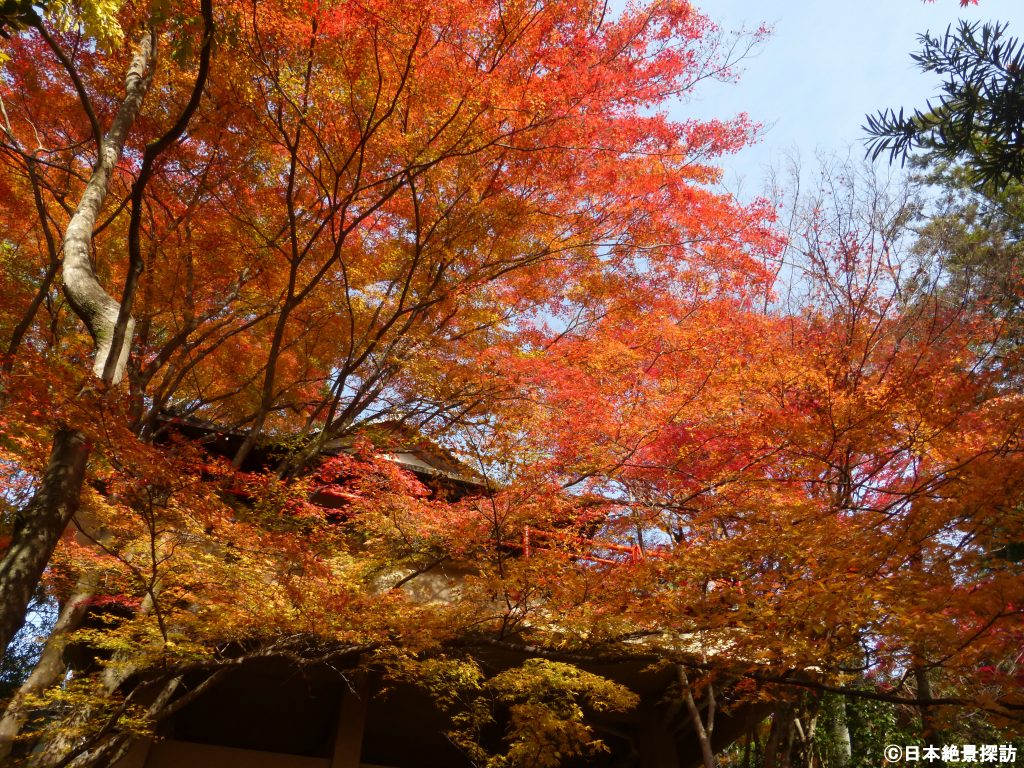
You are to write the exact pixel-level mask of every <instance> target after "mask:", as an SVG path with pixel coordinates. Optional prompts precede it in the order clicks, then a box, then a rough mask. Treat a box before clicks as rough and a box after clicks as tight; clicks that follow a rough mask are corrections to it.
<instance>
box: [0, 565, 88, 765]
mask: <svg viewBox="0 0 1024 768" xmlns="http://www.w3.org/2000/svg"><path fill="white" fill-rule="evenodd" d="M98 580H99V572H98V571H95V570H93V571H88V572H87V573H85V574H83V575H82V577H81V578H80V579H79V580H78V583H77V584H76V585H75V589H74V591H73V592H72V593H71V595H70V596H69V597H68V599H67V600H66V601H65V602H64V605H63V606H61V609H60V616H58V617H57V623H56V624H55V625H54V627H53V631H52V632H51V633H50V636H49V638H47V640H46V646H45V647H44V648H43V655H42V656H41V657H40V658H39V662H38V663H37V664H36V666H35V669H33V670H32V674H31V675H29V677H28V679H27V680H26V681H25V682H24V683H22V685H21V687H20V688H19V689H18V692H17V693H16V694H14V697H13V698H12V699H11V701H10V703H8V705H7V709H6V710H5V711H4V714H3V718H2V719H0V764H2V763H3V762H4V761H5V760H7V758H8V757H10V754H11V750H12V749H13V747H14V739H15V738H16V737H17V736H18V734H19V733H20V732H21V728H22V726H23V725H24V724H25V721H26V720H27V719H28V716H29V708H28V707H27V706H26V704H25V699H26V697H28V696H33V695H37V694H40V693H42V692H43V691H45V690H46V689H48V688H50V687H51V686H52V685H54V684H55V683H56V682H57V681H58V680H60V679H61V678H62V677H63V676H64V659H63V653H64V641H65V639H66V638H67V635H68V633H69V632H73V631H74V630H76V629H77V628H78V627H79V626H80V625H81V623H82V618H83V617H84V616H85V612H86V609H87V608H88V607H89V598H91V597H92V596H93V593H94V592H95V591H96V584H97V582H98Z"/></svg>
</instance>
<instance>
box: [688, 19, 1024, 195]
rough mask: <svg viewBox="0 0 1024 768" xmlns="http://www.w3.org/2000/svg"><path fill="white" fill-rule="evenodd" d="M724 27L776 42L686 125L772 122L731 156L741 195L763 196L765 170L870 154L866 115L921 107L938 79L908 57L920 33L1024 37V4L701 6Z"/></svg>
mask: <svg viewBox="0 0 1024 768" xmlns="http://www.w3.org/2000/svg"><path fill="white" fill-rule="evenodd" d="M696 4H697V5H698V6H699V7H700V8H701V10H703V11H704V13H706V14H707V15H708V16H710V17H711V18H712V20H714V21H715V22H716V23H718V24H720V25H721V26H722V27H724V28H725V29H735V28H739V27H742V26H747V27H756V26H757V25H758V24H759V23H761V22H767V23H768V24H769V25H771V26H772V27H773V29H774V31H773V33H772V36H771V37H770V38H769V39H768V40H767V42H766V43H765V44H764V45H763V46H762V47H761V48H760V50H759V51H757V52H755V54H754V55H753V57H751V58H749V59H748V60H747V61H746V62H745V71H744V73H743V75H742V77H741V79H740V82H739V83H736V84H722V83H703V84H702V86H703V87H701V88H699V89H698V92H697V94H696V95H695V96H694V98H693V99H691V100H690V101H689V102H688V103H686V104H683V105H680V106H679V107H678V109H677V110H673V114H675V115H678V116H679V117H727V116H731V115H735V114H736V113H737V112H747V113H748V114H749V115H750V116H751V117H752V118H753V119H755V120H757V121H758V122H761V123H764V124H765V125H766V129H765V131H764V133H763V135H762V137H761V140H760V142H759V143H758V144H757V145H755V146H752V147H747V148H746V149H744V150H743V151H742V152H741V153H740V154H739V155H737V156H735V157H730V158H724V159H723V161H722V163H721V164H722V165H723V167H724V168H725V170H726V175H725V179H724V182H725V185H726V187H727V188H728V189H730V190H731V191H739V192H740V194H741V196H744V197H746V196H748V195H751V194H756V193H758V192H760V191H761V187H762V185H763V180H764V176H765V174H764V170H765V167H766V166H768V165H769V164H772V163H775V164H776V165H778V164H780V163H781V160H782V159H783V158H784V156H785V154H786V153H788V152H793V151H794V150H795V151H796V152H797V153H798V154H799V156H800V157H801V158H802V160H804V161H805V162H807V163H811V162H813V160H814V155H815V153H816V152H817V151H819V150H820V151H824V152H839V153H842V154H845V153H846V152H847V151H848V150H849V148H850V147H851V146H853V152H854V153H855V154H856V155H858V156H860V155H863V145H862V144H861V143H860V142H861V139H862V138H863V132H862V130H861V125H863V123H864V116H865V114H867V113H868V112H875V111H877V110H879V109H881V108H884V107H899V106H905V107H914V106H918V105H923V104H924V101H925V99H926V98H927V97H929V96H932V95H935V94H936V93H937V91H938V85H939V80H938V79H937V78H935V77H934V76H932V77H929V76H927V75H925V74H923V73H920V72H918V71H917V70H916V69H915V68H914V66H913V62H912V61H911V60H910V53H911V52H912V51H916V50H918V47H919V46H918V43H917V35H918V34H919V33H921V32H925V31H931V32H932V33H933V34H934V33H940V32H944V31H945V29H946V27H947V25H949V24H954V25H955V24H956V21H957V19H958V18H967V19H971V20H981V21H984V20H997V21H1006V22H1009V24H1010V27H1009V33H1010V34H1011V35H1013V36H1015V37H1024V0H981V3H980V5H978V6H972V7H969V8H961V7H960V4H959V2H958V1H957V0H936V2H934V3H927V4H926V3H922V2H921V0H697V3H696Z"/></svg>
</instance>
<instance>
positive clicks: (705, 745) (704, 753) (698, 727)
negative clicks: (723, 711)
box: [676, 664, 718, 768]
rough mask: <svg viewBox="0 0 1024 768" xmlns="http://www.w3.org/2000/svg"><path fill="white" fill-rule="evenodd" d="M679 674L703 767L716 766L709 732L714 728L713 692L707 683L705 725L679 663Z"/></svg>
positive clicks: (710, 767)
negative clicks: (698, 744)
mask: <svg viewBox="0 0 1024 768" xmlns="http://www.w3.org/2000/svg"><path fill="white" fill-rule="evenodd" d="M676 671H677V673H678V675H679V686H680V688H681V689H682V694H683V701H684V702H685V703H686V710H687V712H689V713H690V720H692V721H693V728H694V730H695V731H696V732H697V740H698V741H699V742H700V756H701V760H702V761H703V763H704V768H718V761H717V760H715V751H714V749H713V748H712V747H711V734H712V733H713V732H714V729H715V693H714V690H713V689H712V688H711V686H710V685H708V721H707V724H706V725H705V723H704V721H703V720H701V717H700V710H699V709H697V702H695V701H694V700H693V691H692V690H691V689H690V681H689V680H688V679H687V677H686V670H685V669H684V668H683V665H682V664H680V665H678V666H677V667H676Z"/></svg>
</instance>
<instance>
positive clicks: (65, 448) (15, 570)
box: [0, 427, 90, 651]
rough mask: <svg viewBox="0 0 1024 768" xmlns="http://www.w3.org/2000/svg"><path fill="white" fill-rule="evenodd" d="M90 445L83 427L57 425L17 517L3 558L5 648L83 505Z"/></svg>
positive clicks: (0, 625) (1, 632) (0, 587)
mask: <svg viewBox="0 0 1024 768" xmlns="http://www.w3.org/2000/svg"><path fill="white" fill-rule="evenodd" d="M89 448H90V446H89V443H88V441H87V440H86V438H85V435H83V434H82V433H81V432H79V431H78V430H75V429H70V428H68V427H61V428H60V429H58V430H57V434H56V435H55V436H54V438H53V450H52V451H51V452H50V460H49V462H48V464H47V466H46V472H45V473H44V474H43V479H42V481H41V482H40V484H39V489H38V490H37V491H36V493H35V495H34V496H33V497H32V500H31V501H30V502H29V503H28V505H27V506H26V507H25V509H24V510H22V512H21V513H20V515H19V517H18V520H17V521H16V523H15V526H14V532H13V535H12V537H11V545H10V547H9V548H8V549H7V551H6V552H5V553H4V557H3V560H2V561H0V644H2V645H0V647H2V648H3V649H4V650H5V651H6V649H7V645H8V644H9V643H10V642H11V638H13V637H14V634H15V633H16V632H17V631H18V630H19V629H20V628H21V625H22V624H24V623H25V610H26V609H27V608H28V604H29V601H30V600H31V599H32V595H33V594H34V593H35V590H36V587H37V586H38V584H39V579H40V578H41V577H42V575H43V571H44V570H45V569H46V564H47V563H48V562H49V561H50V555H51V554H52V553H53V549H54V547H55V546H57V541H58V540H59V539H60V536H61V534H62V533H63V532H64V528H65V527H67V524H68V523H69V522H70V521H71V518H72V516H73V515H74V514H75V510H77V509H78V502H79V494H80V493H81V490H82V481H83V480H84V478H85V464H86V461H87V460H88V458H89Z"/></svg>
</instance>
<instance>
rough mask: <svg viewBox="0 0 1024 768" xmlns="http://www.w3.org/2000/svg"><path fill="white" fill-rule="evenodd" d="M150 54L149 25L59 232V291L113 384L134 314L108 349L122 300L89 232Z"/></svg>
mask: <svg viewBox="0 0 1024 768" xmlns="http://www.w3.org/2000/svg"><path fill="white" fill-rule="evenodd" d="M155 59H156V36H155V34H154V32H153V30H147V31H146V32H145V33H144V34H143V36H142V39H141V40H140V41H139V46H138V48H137V49H136V52H135V56H134V57H133V58H132V63H131V66H130V67H129V68H128V74H127V75H126V76H125V97H124V101H122V102H121V107H120V108H119V109H118V110H117V115H116V116H115V117H114V121H113V122H112V123H111V125H110V130H109V131H107V133H106V135H105V136H104V137H103V142H102V145H101V147H100V152H99V157H98V158H97V160H96V166H95V167H94V168H93V171H92V175H91V176H90V177H89V182H88V183H87V184H86V185H85V190H84V191H83V192H82V197H81V199H80V200H79V202H78V207H77V208H76V209H75V212H74V214H73V215H72V216H71V220H70V221H69V222H68V227H67V230H65V232H64V271H63V276H64V295H65V296H66V297H67V299H68V303H69V304H70V305H71V308H72V309H74V311H75V314H76V315H78V317H79V318H80V319H81V320H82V322H83V323H85V325H86V327H87V328H88V329H89V333H90V334H91V335H92V338H93V342H94V343H95V346H96V352H95V359H94V360H93V368H92V370H93V373H94V374H96V376H97V377H98V378H100V379H102V380H103V381H104V382H105V383H107V384H117V383H118V382H119V381H120V380H121V378H122V377H123V376H124V369H125V365H126V364H127V362H128V351H129V349H130V348H131V338H132V332H133V329H134V320H132V319H130V318H129V319H128V321H127V323H126V328H125V334H124V343H123V344H121V345H120V349H116V350H115V349H113V341H114V333H115V329H116V327H117V318H118V314H119V312H120V309H121V304H120V302H118V301H115V300H114V299H113V298H111V297H110V295H109V294H108V293H107V292H106V291H105V290H104V289H103V286H101V285H100V282H99V280H98V279H97V278H96V273H95V272H94V271H93V268H92V261H91V260H90V250H91V246H92V232H93V228H94V227H95V226H96V218H97V216H98V215H99V212H100V210H101V209H102V208H103V202H104V201H105V200H106V199H107V190H108V188H109V186H110V177H111V176H112V174H113V172H114V168H115V167H116V166H117V163H118V161H119V160H120V159H121V152H122V151H123V149H124V142H125V139H126V138H127V137H128V131H129V129H130V128H131V127H132V124H133V123H134V122H135V118H136V117H137V116H138V114H139V109H140V108H141V107H142V99H143V97H144V96H145V95H146V91H148V90H149V84H150V82H151V80H152V76H153V63H154V61H155ZM108 357H113V358H114V359H115V360H116V364H115V365H113V366H110V369H109V370H108V371H106V375H105V370H106V369H107V358H108Z"/></svg>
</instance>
